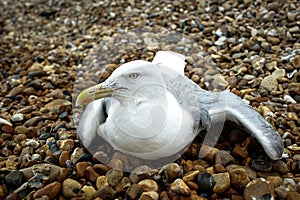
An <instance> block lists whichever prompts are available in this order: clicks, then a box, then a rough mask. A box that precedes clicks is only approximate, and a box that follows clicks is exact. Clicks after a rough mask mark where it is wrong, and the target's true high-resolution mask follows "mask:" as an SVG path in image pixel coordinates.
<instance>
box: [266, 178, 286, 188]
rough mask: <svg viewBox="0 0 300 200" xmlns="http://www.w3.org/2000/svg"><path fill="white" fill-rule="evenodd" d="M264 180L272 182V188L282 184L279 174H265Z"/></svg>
mask: <svg viewBox="0 0 300 200" xmlns="http://www.w3.org/2000/svg"><path fill="white" fill-rule="evenodd" d="M266 180H267V181H270V182H271V183H273V184H274V188H277V187H279V186H280V185H281V184H282V178H281V177H280V176H267V177H266Z"/></svg>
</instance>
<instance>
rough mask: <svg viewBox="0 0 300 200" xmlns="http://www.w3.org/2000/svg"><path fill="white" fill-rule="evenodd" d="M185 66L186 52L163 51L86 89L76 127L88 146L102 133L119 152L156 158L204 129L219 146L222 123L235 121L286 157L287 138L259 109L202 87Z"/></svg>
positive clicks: (79, 101)
mask: <svg viewBox="0 0 300 200" xmlns="http://www.w3.org/2000/svg"><path fill="white" fill-rule="evenodd" d="M185 64H186V63H185V56H184V55H181V54H179V53H175V52H171V51H159V52H157V53H156V55H155V57H154V59H153V61H152V62H149V61H144V60H135V61H131V62H128V63H125V64H123V65H121V66H120V67H118V68H117V69H115V71H113V73H112V74H111V75H110V76H109V77H108V78H107V79H106V80H105V81H104V82H102V83H100V84H98V85H95V86H93V87H90V88H87V89H85V90H83V91H82V92H81V93H80V94H79V95H78V97H77V99H76V105H77V106H86V105H87V106H86V109H85V111H84V113H83V114H82V116H81V119H80V121H79V124H78V127H77V134H78V136H79V139H80V140H81V142H82V143H83V145H84V146H85V147H89V146H90V145H91V144H92V142H93V140H95V138H97V137H98V136H99V137H101V138H102V139H104V140H105V141H106V142H108V143H109V144H110V145H111V146H112V147H113V148H114V149H116V150H117V151H120V152H122V153H125V154H127V155H131V156H134V157H137V158H142V159H145V160H156V159H161V158H165V157H169V156H172V155H174V154H178V153H179V152H180V151H182V150H184V149H185V148H187V147H188V146H189V145H190V144H191V143H192V141H193V140H194V139H195V137H196V136H197V135H198V134H199V133H200V132H201V131H206V132H207V134H206V136H207V137H206V136H205V137H204V141H203V144H207V145H215V144H216V142H217V140H218V137H219V136H220V134H221V131H222V128H223V127H222V124H224V122H225V121H231V122H234V123H235V124H237V125H238V126H240V127H242V128H243V129H244V130H246V131H247V132H249V134H250V135H251V136H252V137H254V138H256V139H257V140H258V142H259V143H260V144H261V145H262V147H263V148H264V150H265V152H266V154H267V155H268V156H269V157H270V158H271V159H273V160H278V159H280V158H281V156H282V154H283V150H284V146H283V141H282V138H281V136H280V135H279V134H278V132H277V131H276V130H275V129H274V128H273V127H272V126H271V125H270V124H269V123H268V122H267V121H266V120H265V119H264V118H263V117H262V116H261V115H260V114H259V113H258V112H256V111H255V110H254V109H253V108H252V107H251V106H249V105H248V104H247V103H246V102H245V101H244V100H242V99H241V98H240V97H238V96H236V95H235V94H233V93H231V92H229V91H221V92H213V91H206V90H204V89H202V88H200V87H199V86H198V85H197V84H196V83H194V82H193V81H191V80H190V79H189V78H187V77H186V76H184V67H185ZM220 124H221V125H220ZM200 152H201V149H200ZM200 152H199V156H200V154H201V153H200ZM203 152H204V153H205V151H204V150H203V151H202V153H203ZM206 153H207V152H206Z"/></svg>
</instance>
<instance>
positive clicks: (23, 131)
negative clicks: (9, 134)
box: [14, 126, 28, 135]
mask: <svg viewBox="0 0 300 200" xmlns="http://www.w3.org/2000/svg"><path fill="white" fill-rule="evenodd" d="M27 131H28V130H27V128H26V127H25V126H17V127H15V130H14V134H16V135H19V134H25V135H26V134H27Z"/></svg>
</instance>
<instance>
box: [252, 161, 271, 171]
mask: <svg viewBox="0 0 300 200" xmlns="http://www.w3.org/2000/svg"><path fill="white" fill-rule="evenodd" d="M252 167H253V168H254V169H256V170H258V171H262V172H271V171H272V165H271V163H270V162H267V161H265V160H262V159H254V160H253V161H252Z"/></svg>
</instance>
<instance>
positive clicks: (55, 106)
mask: <svg viewBox="0 0 300 200" xmlns="http://www.w3.org/2000/svg"><path fill="white" fill-rule="evenodd" d="M71 105H72V103H71V102H70V101H67V100H64V99H55V100H53V101H51V102H49V103H47V104H46V105H45V106H44V109H48V110H50V111H52V112H53V113H58V112H59V109H60V107H62V106H71Z"/></svg>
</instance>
